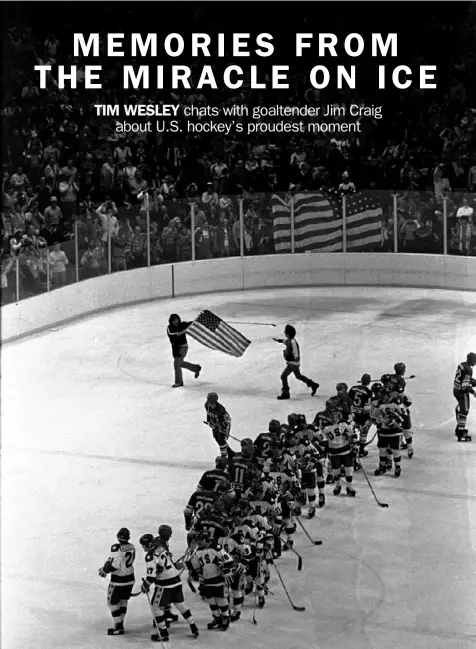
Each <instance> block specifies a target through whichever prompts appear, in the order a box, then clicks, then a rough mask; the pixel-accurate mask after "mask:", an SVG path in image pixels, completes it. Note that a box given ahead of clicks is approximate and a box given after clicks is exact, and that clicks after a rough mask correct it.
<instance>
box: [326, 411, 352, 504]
mask: <svg viewBox="0 0 476 649" xmlns="http://www.w3.org/2000/svg"><path fill="white" fill-rule="evenodd" d="M326 408H327V404H326ZM322 433H323V435H324V436H325V438H326V439H327V442H328V445H329V459H330V462H331V467H332V471H333V473H334V479H335V487H334V492H333V493H334V495H335V496H338V495H339V494H340V492H341V491H342V487H341V484H340V475H341V467H342V466H343V467H344V471H345V480H346V483H347V486H346V491H347V495H349V496H355V489H354V488H353V486H352V479H353V474H354V462H353V447H354V445H356V443H357V433H356V432H355V430H354V428H353V427H352V425H351V424H349V423H347V422H345V421H341V422H339V423H337V424H331V425H327V426H325V427H324V428H323V430H322Z"/></svg>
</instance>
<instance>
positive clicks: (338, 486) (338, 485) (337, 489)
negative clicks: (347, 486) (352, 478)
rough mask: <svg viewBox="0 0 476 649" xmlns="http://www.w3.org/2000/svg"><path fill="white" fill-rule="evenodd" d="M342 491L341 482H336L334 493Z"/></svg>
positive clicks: (336, 494) (335, 494) (337, 493)
mask: <svg viewBox="0 0 476 649" xmlns="http://www.w3.org/2000/svg"><path fill="white" fill-rule="evenodd" d="M341 491H342V487H341V486H340V484H336V486H335V487H334V491H333V492H332V493H333V494H334V496H338V495H339V494H340V492H341Z"/></svg>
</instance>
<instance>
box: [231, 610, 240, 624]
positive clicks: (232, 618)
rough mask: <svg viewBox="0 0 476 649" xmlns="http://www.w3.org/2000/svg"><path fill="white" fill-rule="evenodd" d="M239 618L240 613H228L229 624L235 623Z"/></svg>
mask: <svg viewBox="0 0 476 649" xmlns="http://www.w3.org/2000/svg"><path fill="white" fill-rule="evenodd" d="M240 617H241V611H233V613H230V622H237V621H238V620H239V619H240Z"/></svg>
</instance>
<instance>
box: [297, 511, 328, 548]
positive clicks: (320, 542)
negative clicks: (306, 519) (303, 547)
mask: <svg viewBox="0 0 476 649" xmlns="http://www.w3.org/2000/svg"><path fill="white" fill-rule="evenodd" d="M296 520H297V522H298V523H299V525H300V527H301V529H302V531H303V532H304V534H305V535H306V536H307V538H308V539H309V540H310V541H311V543H312V544H313V545H322V541H314V539H313V538H312V537H311V535H310V534H309V532H308V531H307V530H306V528H305V527H304V525H303V524H302V521H301V519H300V518H299V516H296Z"/></svg>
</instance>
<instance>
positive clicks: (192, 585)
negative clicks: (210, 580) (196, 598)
mask: <svg viewBox="0 0 476 649" xmlns="http://www.w3.org/2000/svg"><path fill="white" fill-rule="evenodd" d="M187 585H188V587H189V588H190V590H191V591H192V593H193V594H194V595H196V594H197V589H196V588H195V585H194V583H193V581H192V579H191V577H187Z"/></svg>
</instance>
